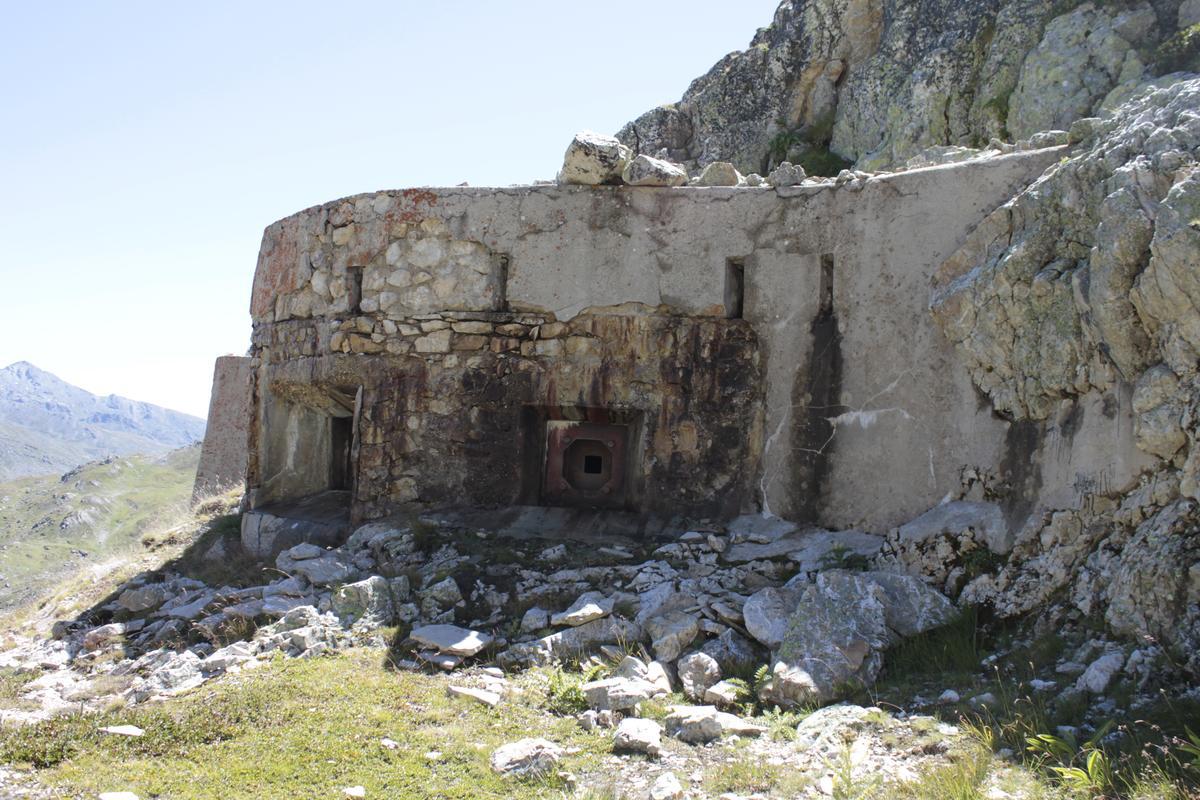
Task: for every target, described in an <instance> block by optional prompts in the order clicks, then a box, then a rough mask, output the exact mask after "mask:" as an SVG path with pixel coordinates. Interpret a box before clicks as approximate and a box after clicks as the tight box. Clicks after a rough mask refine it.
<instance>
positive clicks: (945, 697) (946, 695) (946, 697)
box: [938, 689, 961, 705]
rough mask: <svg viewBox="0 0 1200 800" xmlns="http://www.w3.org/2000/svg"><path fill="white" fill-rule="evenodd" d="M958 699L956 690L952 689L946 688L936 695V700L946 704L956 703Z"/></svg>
mask: <svg viewBox="0 0 1200 800" xmlns="http://www.w3.org/2000/svg"><path fill="white" fill-rule="evenodd" d="M960 699H961V698H960V697H959V695H958V692H956V691H954V690H953V689H947V690H946V691H944V692H942V693H941V694H940V695H938V702H939V703H946V704H947V705H950V704H954V703H957V702H958V701H959V700H960Z"/></svg>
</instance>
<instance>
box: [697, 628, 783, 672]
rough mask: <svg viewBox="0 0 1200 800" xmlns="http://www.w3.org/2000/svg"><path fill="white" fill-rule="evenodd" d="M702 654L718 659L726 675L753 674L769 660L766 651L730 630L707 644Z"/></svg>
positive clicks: (704, 645)
mask: <svg viewBox="0 0 1200 800" xmlns="http://www.w3.org/2000/svg"><path fill="white" fill-rule="evenodd" d="M700 652H702V653H707V654H708V655H710V656H712V657H713V658H714V659H716V662H717V665H718V666H720V668H721V672H722V673H723V674H725V675H736V674H742V673H752V672H754V670H756V669H757V668H758V667H759V665H761V664H763V663H764V662H765V661H766V660H767V652H766V650H765V649H763V648H762V647H759V646H758V645H757V644H756V643H754V642H751V641H749V640H748V639H746V637H744V636H742V635H741V634H738V633H737V632H735V631H734V630H732V629H728V628H727V629H726V630H724V631H722V632H721V633H720V634H718V635H717V636H716V637H715V638H712V639H709V640H708V641H707V642H705V643H704V644H703V645H702V646H701V647H700Z"/></svg>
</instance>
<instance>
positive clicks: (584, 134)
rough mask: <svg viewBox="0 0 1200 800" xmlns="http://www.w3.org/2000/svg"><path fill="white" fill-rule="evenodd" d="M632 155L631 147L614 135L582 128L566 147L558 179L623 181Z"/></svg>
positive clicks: (590, 182)
mask: <svg viewBox="0 0 1200 800" xmlns="http://www.w3.org/2000/svg"><path fill="white" fill-rule="evenodd" d="M630 155H631V151H630V149H629V148H628V147H626V146H625V145H623V144H621V143H620V142H618V141H617V140H616V139H614V138H613V137H611V136H605V135H603V134H600V133H593V132H592V131H581V132H580V133H577V134H575V138H574V139H572V140H571V144H570V145H568V147H567V152H566V155H565V156H563V166H562V170H561V171H560V172H559V173H558V182H559V183H577V184H583V185H586V186H598V185H600V184H604V183H610V184H612V183H620V182H621V174H622V172H623V170H624V169H625V167H626V165H627V164H628V163H629V158H630Z"/></svg>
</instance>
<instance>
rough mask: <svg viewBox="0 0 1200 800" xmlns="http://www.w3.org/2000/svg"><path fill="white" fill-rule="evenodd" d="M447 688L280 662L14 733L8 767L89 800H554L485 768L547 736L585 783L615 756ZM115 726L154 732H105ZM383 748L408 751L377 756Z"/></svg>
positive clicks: (390, 674) (365, 655) (572, 732)
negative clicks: (494, 758)
mask: <svg viewBox="0 0 1200 800" xmlns="http://www.w3.org/2000/svg"><path fill="white" fill-rule="evenodd" d="M541 677H542V676H541V674H540V673H538V672H531V673H527V675H526V676H522V678H523V680H526V681H528V682H529V683H530V684H533V683H536V682H537V681H538V680H540V679H541ZM445 685H446V684H445V682H444V681H442V680H438V679H436V678H432V677H430V676H427V675H423V674H420V673H411V672H394V671H389V670H387V669H386V668H385V667H384V665H383V664H382V660H381V659H380V658H379V654H378V652H374V653H372V652H370V651H361V650H360V651H351V652H349V653H346V654H343V655H340V656H337V657H333V658H322V659H304V660H285V659H282V658H281V659H278V660H276V661H274V662H271V663H270V664H268V665H267V666H264V667H263V668H261V669H259V670H257V671H255V672H253V673H249V674H247V675H245V676H242V677H240V678H238V679H236V680H225V681H221V682H219V683H218V684H216V685H214V686H213V687H212V688H205V689H201V690H199V691H197V692H194V693H192V694H190V695H188V696H186V697H183V698H180V699H179V700H177V701H172V702H171V703H169V704H153V705H149V706H143V707H138V708H135V709H127V710H122V711H118V712H112V713H108V714H96V715H73V716H66V717H60V718H58V719H55V720H51V721H47V722H43V723H40V724H38V725H33V726H29V727H25V728H13V729H4V730H2V731H0V762H3V763H16V764H32V765H34V766H37V767H39V768H42V769H43V770H45V771H44V772H42V773H41V774H40V778H41V779H42V780H44V781H46V782H47V783H50V784H53V785H58V786H61V787H64V788H68V789H69V790H70V791H72V792H77V793H80V794H82V795H84V796H95V794H96V793H97V792H101V791H118V790H124V791H133V792H135V793H136V794H138V795H139V796H141V797H172V798H262V797H339V796H341V787H344V786H351V785H362V786H364V787H366V789H367V796H368V797H412V798H418V797H439V798H487V797H542V796H558V794H559V792H560V788H559V787H558V786H557V785H556V782H555V780H556V779H554V778H550V779H549V780H548V781H546V782H522V781H516V780H511V779H505V778H502V777H500V776H498V775H496V774H495V773H493V772H492V770H491V768H490V765H489V763H488V759H489V757H490V755H491V752H492V750H493V749H495V748H496V747H498V746H499V745H501V744H504V743H506V742H509V741H513V740H514V739H520V738H522V737H525V736H530V735H543V736H546V737H547V738H550V739H553V740H554V741H556V742H558V743H560V744H562V745H564V746H567V747H578V748H581V751H580V752H579V753H577V754H575V755H572V756H568V757H567V759H565V760H564V767H565V768H566V769H572V770H575V769H580V768H584V767H587V766H588V765H590V764H592V763H593V762H595V760H596V758H597V756H598V755H599V751H598V748H605V749H606V746H607V740H605V739H603V738H597V737H590V736H588V735H586V734H584V733H583V732H582V730H581V729H580V727H579V725H578V723H577V722H576V721H575V720H574V719H572V718H570V717H562V718H553V717H552V718H547V717H546V716H545V715H544V714H542V713H541V712H540V711H539V710H538V709H537V708H536V707H535V706H534V705H533V704H523V703H505V704H502V705H501V706H500V707H498V708H496V709H488V708H484V707H482V706H480V705H478V704H475V703H472V702H470V701H466V700H461V699H455V698H450V697H447V696H446V694H445ZM118 724H121V725H129V724H131V725H137V726H138V727H140V728H142V729H143V730H145V732H146V733H145V735H144V736H142V737H139V738H128V737H121V736H111V735H106V734H103V733H100V732H99V729H100V728H101V727H104V726H106V725H118ZM385 737H386V738H390V739H392V740H393V741H395V742H397V743H399V747H397V748H396V749H394V750H389V749H387V748H386V747H384V746H383V745H381V744H380V740H381V739H383V738H385ZM434 753H436V754H437V755H434Z"/></svg>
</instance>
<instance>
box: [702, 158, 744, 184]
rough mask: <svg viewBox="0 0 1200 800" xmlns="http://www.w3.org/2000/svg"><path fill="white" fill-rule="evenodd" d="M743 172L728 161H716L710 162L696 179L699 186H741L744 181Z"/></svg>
mask: <svg viewBox="0 0 1200 800" xmlns="http://www.w3.org/2000/svg"><path fill="white" fill-rule="evenodd" d="M742 180H743V179H742V173H740V172H738V171H737V168H736V167H734V166H733V164H730V163H729V162H728V161H714V162H712V163H711V164H708V165H707V166H706V167H705V168H704V169H703V171H701V173H700V176H699V177H698V178H697V179H696V185H697V186H739V185H740V184H741V183H742Z"/></svg>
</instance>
